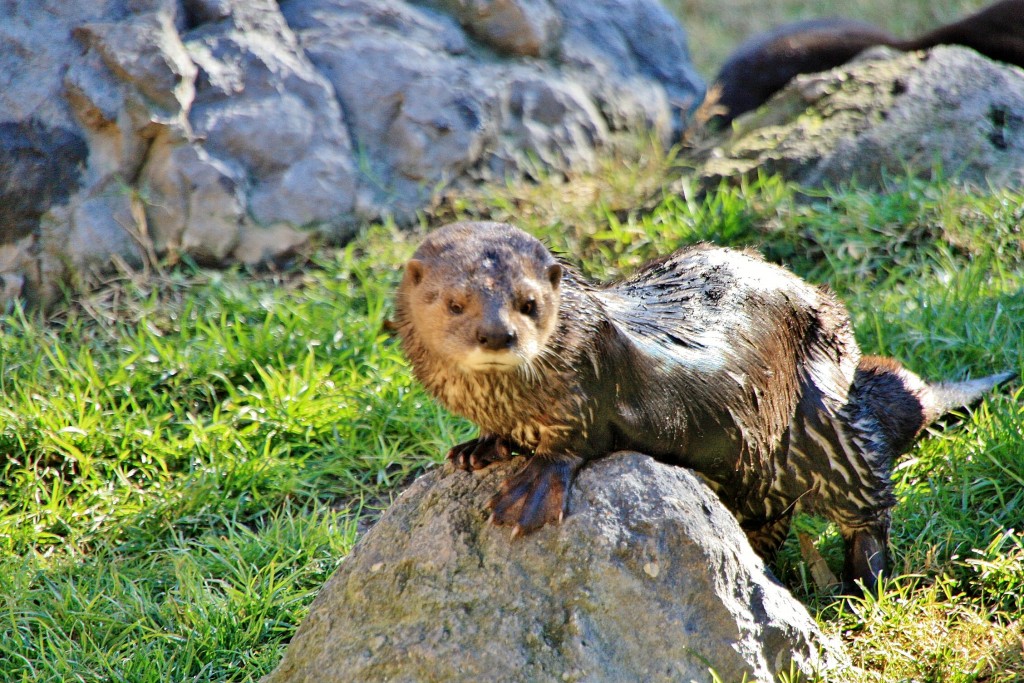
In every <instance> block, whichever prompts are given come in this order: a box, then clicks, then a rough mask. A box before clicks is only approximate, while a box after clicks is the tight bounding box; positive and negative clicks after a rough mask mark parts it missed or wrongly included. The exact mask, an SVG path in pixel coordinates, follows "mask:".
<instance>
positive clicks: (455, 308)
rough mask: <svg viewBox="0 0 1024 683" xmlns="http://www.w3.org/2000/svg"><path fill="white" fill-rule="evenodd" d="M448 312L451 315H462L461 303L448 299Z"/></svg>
mask: <svg viewBox="0 0 1024 683" xmlns="http://www.w3.org/2000/svg"><path fill="white" fill-rule="evenodd" d="M448 312H449V313H451V314H452V315H462V304H460V303H459V302H458V301H449V302H448Z"/></svg>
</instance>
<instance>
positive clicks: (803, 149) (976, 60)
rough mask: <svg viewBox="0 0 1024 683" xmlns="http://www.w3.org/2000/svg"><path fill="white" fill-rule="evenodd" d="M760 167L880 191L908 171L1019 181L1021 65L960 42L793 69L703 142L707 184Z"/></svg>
mask: <svg viewBox="0 0 1024 683" xmlns="http://www.w3.org/2000/svg"><path fill="white" fill-rule="evenodd" d="M758 171H764V172H767V173H779V174H781V175H783V176H784V177H786V178H789V179H792V180H795V181H797V182H800V183H802V184H804V185H807V186H811V187H822V186H830V185H831V186H837V185H840V184H843V183H849V182H850V181H854V182H857V183H858V184H860V185H861V186H862V187H876V188H880V187H882V185H883V182H884V179H885V178H886V177H889V178H891V177H894V176H895V177H899V176H903V175H906V174H907V173H908V172H910V173H913V174H915V175H919V176H922V177H930V176H932V175H933V174H934V173H936V172H938V173H941V174H943V175H944V176H946V177H949V178H953V179H957V180H960V181H962V182H965V183H970V184H973V185H976V186H979V187H987V186H989V185H995V186H1011V187H1021V186H1022V185H1024V70H1022V69H1020V68H1018V67H1014V66H1010V65H1007V64H1002V63H998V62H993V61H991V60H988V59H986V58H984V57H982V56H981V55H979V54H978V53H976V52H974V51H972V50H969V49H967V48H963V47H946V46H940V47H937V48H935V49H933V50H931V51H929V52H914V53H908V54H902V53H895V52H893V51H891V50H888V49H885V48H876V49H874V50H871V51H869V52H868V53H865V54H864V55H862V56H861V57H860V58H858V59H857V60H855V61H853V62H851V63H849V64H846V65H844V66H842V67H839V68H837V69H833V70H831V71H827V72H824V73H819V74H808V75H804V76H798V77H797V78H795V79H793V81H791V82H790V84H789V85H788V86H787V87H786V88H785V89H784V90H783V91H781V92H780V93H779V94H778V95H776V96H775V97H774V98H772V99H771V100H770V101H769V102H768V103H767V104H766V105H764V107H762V108H761V109H759V110H757V111H755V112H751V113H750V114H747V115H744V116H742V117H740V118H739V119H737V120H736V122H735V124H734V128H733V130H732V131H730V132H729V133H728V134H727V135H726V136H725V138H724V139H722V140H719V141H717V143H716V144H714V145H711V146H709V148H708V149H707V150H706V154H705V160H704V162H703V165H702V166H701V167H700V170H699V173H700V175H701V176H702V177H703V178H704V181H705V183H706V184H707V185H709V186H713V185H717V183H718V182H719V181H721V180H722V179H723V178H725V179H731V180H735V179H738V178H741V177H743V176H749V175H753V174H756V173H757V172H758Z"/></svg>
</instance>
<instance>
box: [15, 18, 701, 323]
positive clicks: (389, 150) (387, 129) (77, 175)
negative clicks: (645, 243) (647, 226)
mask: <svg viewBox="0 0 1024 683" xmlns="http://www.w3.org/2000/svg"><path fill="white" fill-rule="evenodd" d="M4 14H5V16H4V21H3V22H0V41H2V42H3V44H4V46H5V48H4V49H3V50H0V167H2V168H3V169H4V171H5V172H4V174H3V178H2V179H0V277H3V282H4V287H3V291H4V292H5V293H7V292H9V291H17V290H20V289H23V290H24V291H23V292H22V294H23V295H25V296H27V297H29V298H31V299H37V300H42V301H44V302H45V301H46V300H48V299H49V298H50V297H51V296H52V295H53V294H54V293H55V292H56V291H57V288H58V286H59V285H60V284H61V283H62V282H64V281H67V280H79V279H87V278H88V277H89V276H90V274H91V273H93V272H95V271H97V270H102V269H104V268H107V267H109V265H110V263H111V260H112V259H113V260H115V261H119V262H122V263H124V264H127V265H130V266H131V265H138V264H140V263H145V262H147V261H149V260H152V259H153V258H161V257H165V256H168V255H169V256H171V257H172V258H173V257H174V256H175V255H177V254H187V255H189V256H190V257H191V258H194V259H196V260H198V261H200V262H203V263H209V264H221V263H230V262H238V261H244V262H250V261H257V262H258V261H263V260H268V259H275V258H278V257H281V256H284V255H287V254H288V253H289V252H291V251H292V250H294V249H296V248H298V247H300V246H301V245H302V243H303V242H304V241H305V240H307V239H308V235H309V233H310V231H317V232H319V233H321V234H324V235H326V236H328V237H329V238H332V239H335V240H343V239H345V238H346V237H347V236H348V235H349V234H350V233H351V231H352V229H353V227H354V226H355V225H356V224H358V223H359V222H360V221H366V220H372V219H378V218H382V217H388V216H391V217H394V218H396V219H398V220H399V221H409V220H412V219H413V218H414V216H415V212H416V211H417V210H418V209H420V208H421V207H423V206H424V205H425V203H426V202H427V201H428V200H429V197H430V195H431V193H432V192H433V191H435V190H437V189H438V188H441V187H444V186H446V185H450V184H458V183H461V182H474V181H475V180H477V179H479V178H488V177H498V178H502V177H504V176H506V175H509V174H512V175H515V174H523V173H528V172H530V171H531V170H532V169H533V168H535V166H536V165H537V164H538V163H539V164H542V165H546V166H548V167H549V168H552V169H555V170H568V169H570V168H580V167H585V166H586V165H587V164H589V163H590V162H591V161H592V160H593V158H594V154H595V152H596V150H598V149H599V148H600V147H602V146H605V145H608V144H610V143H611V142H612V141H613V140H614V139H615V137H616V136H617V134H618V133H624V132H629V131H638V130H640V129H642V128H646V129H653V130H654V131H655V132H656V133H657V134H658V135H660V136H661V137H662V139H663V140H665V141H666V142H667V141H668V140H670V139H671V138H672V137H673V136H674V135H676V134H678V133H679V131H680V130H681V127H682V125H683V123H684V121H685V118H686V117H687V115H688V113H689V112H690V111H691V110H692V109H693V108H694V106H695V105H696V104H697V103H698V102H699V100H700V99H701V97H702V95H703V84H702V83H701V81H700V79H699V77H698V76H697V75H696V72H695V71H694V70H693V67H692V65H691V63H690V61H689V56H688V52H687V44H686V37H685V34H684V32H683V30H682V28H681V27H680V26H679V25H678V24H677V23H676V22H675V21H674V20H673V19H672V18H671V15H669V14H668V13H667V12H666V10H664V8H662V7H661V5H660V4H659V3H658V0H614V1H612V0H281V1H280V2H275V1H274V0H62V1H61V2H55V1H53V0H42V1H41V0H11V2H8V3H6V4H5V13H4ZM79 248H82V249H84V251H81V252H80V251H78V249H79ZM17 283H22V284H24V287H23V288H22V287H21V286H20V285H18V286H14V285H15V284H17ZM0 304H2V302H0Z"/></svg>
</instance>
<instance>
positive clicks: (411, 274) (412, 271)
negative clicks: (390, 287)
mask: <svg viewBox="0 0 1024 683" xmlns="http://www.w3.org/2000/svg"><path fill="white" fill-rule="evenodd" d="M426 269H427V267H426V266H425V265H424V264H423V261H420V260H419V259H415V258H414V259H410V260H409V262H408V263H406V264H405V274H406V276H407V277H408V278H409V280H410V281H411V282H412V284H413V285H418V284H419V283H420V282H422V281H423V274H424V273H425V272H426Z"/></svg>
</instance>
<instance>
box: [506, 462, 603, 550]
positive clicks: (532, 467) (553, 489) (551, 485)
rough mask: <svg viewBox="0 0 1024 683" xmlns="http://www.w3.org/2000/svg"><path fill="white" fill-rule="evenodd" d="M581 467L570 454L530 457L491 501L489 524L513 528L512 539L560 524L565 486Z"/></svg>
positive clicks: (567, 496)
mask: <svg viewBox="0 0 1024 683" xmlns="http://www.w3.org/2000/svg"><path fill="white" fill-rule="evenodd" d="M582 464H583V460H582V459H581V458H578V457H575V456H570V455H563V456H542V455H535V456H533V457H532V458H530V461H529V462H527V463H526V466H525V467H523V469H522V470H520V471H519V472H517V473H516V474H514V475H512V476H511V477H509V478H508V479H506V480H505V483H504V484H502V490H501V492H500V493H498V494H497V495H495V496H494V497H493V498H491V501H490V503H489V504H488V506H489V507H490V509H491V511H492V512H491V521H492V522H494V523H495V524H497V525H498V526H513V527H514V529H513V532H512V535H513V536H518V535H519V534H527V533H530V532H531V531H535V530H536V529H539V528H540V527H542V526H544V525H545V524H548V523H555V522H560V521H561V520H562V517H563V516H564V515H565V508H566V504H567V503H568V500H569V495H568V494H569V486H570V485H571V484H572V480H573V478H574V477H575V476H576V472H577V471H578V470H579V468H580V465H582Z"/></svg>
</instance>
